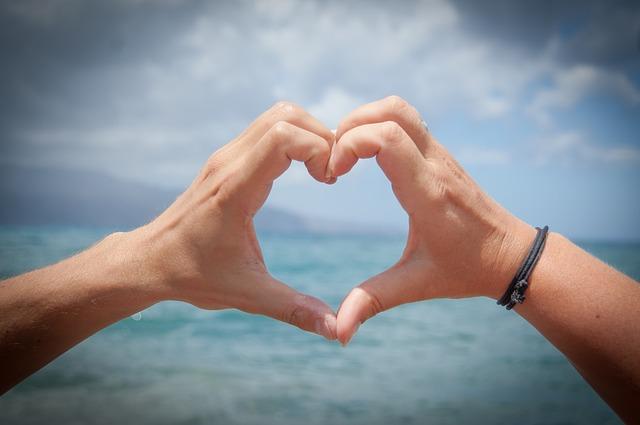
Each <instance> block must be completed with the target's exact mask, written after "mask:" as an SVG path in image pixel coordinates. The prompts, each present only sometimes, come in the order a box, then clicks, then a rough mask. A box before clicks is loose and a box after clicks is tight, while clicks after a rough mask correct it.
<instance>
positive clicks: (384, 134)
mask: <svg viewBox="0 0 640 425" xmlns="http://www.w3.org/2000/svg"><path fill="white" fill-rule="evenodd" d="M373 156H376V160H377V161H378V164H379V165H380V168H382V170H383V171H384V173H385V175H386V176H387V178H388V179H389V180H390V181H391V184H392V185H393V190H394V192H395V193H396V196H397V197H398V200H399V201H400V203H401V204H402V206H403V207H404V208H405V210H407V212H412V211H414V209H415V207H414V206H413V203H414V201H415V199H416V198H417V197H416V194H417V193H418V192H416V191H419V190H422V189H423V188H424V187H425V185H426V179H427V178H428V176H427V173H428V166H427V162H426V160H425V158H424V157H423V156H422V155H421V153H420V151H419V150H418V148H417V147H416V145H415V143H413V141H412V140H411V138H410V137H409V136H408V135H407V133H406V132H405V131H404V129H403V128H402V127H400V125H399V124H398V123H396V122H395V121H386V122H383V123H376V124H365V125H361V126H358V127H355V128H352V129H351V130H349V131H347V132H346V133H344V134H343V135H342V136H341V137H340V138H339V139H338V141H337V142H336V144H335V146H334V148H333V150H332V152H331V158H330V160H329V165H328V172H329V174H330V175H331V176H335V177H339V176H341V175H343V174H345V173H347V172H348V171H349V170H350V169H351V168H352V167H353V166H354V165H355V163H356V162H357V161H358V159H360V158H371V157H373Z"/></svg>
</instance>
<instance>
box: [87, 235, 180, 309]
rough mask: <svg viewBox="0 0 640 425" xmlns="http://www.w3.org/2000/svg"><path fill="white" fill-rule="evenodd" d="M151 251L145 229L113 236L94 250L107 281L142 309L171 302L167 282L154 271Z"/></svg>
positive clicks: (161, 275) (108, 237) (109, 236)
mask: <svg viewBox="0 0 640 425" xmlns="http://www.w3.org/2000/svg"><path fill="white" fill-rule="evenodd" d="M151 248H152V247H151V240H150V239H149V238H148V237H147V234H146V231H145V229H144V227H141V228H138V229H135V230H132V231H129V232H116V233H112V234H110V235H108V236H107V237H105V238H104V239H103V240H102V241H101V242H100V243H98V244H97V245H96V246H94V248H93V249H94V250H95V253H94V254H96V255H97V256H98V261H100V262H103V264H104V268H103V272H104V273H105V274H106V275H107V276H108V277H109V279H107V280H108V281H109V282H112V283H113V284H114V285H117V286H118V287H120V288H121V289H123V290H125V291H127V292H128V293H129V294H130V296H131V297H133V298H135V300H134V302H135V303H136V304H138V305H139V307H140V309H144V308H147V307H150V306H151V305H153V304H156V303H158V302H160V301H163V300H165V299H167V298H168V297H167V290H166V279H165V278H164V275H163V273H162V271H161V269H159V268H157V267H154V262H153V261H152V258H151V252H152V249H151Z"/></svg>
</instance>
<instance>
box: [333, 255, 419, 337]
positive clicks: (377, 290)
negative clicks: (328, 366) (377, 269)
mask: <svg viewBox="0 0 640 425" xmlns="http://www.w3.org/2000/svg"><path fill="white" fill-rule="evenodd" d="M422 275H423V273H422V272H421V270H420V268H419V267H418V266H417V265H415V264H406V265H402V266H394V267H392V268H390V269H388V270H386V271H384V272H382V273H380V274H379V275H376V276H374V277H372V278H370V279H368V280H367V281H365V282H363V283H362V284H360V285H359V286H357V287H356V288H354V289H352V290H351V292H349V294H348V295H347V297H346V298H345V299H344V301H342V305H341V306H340V309H339V310H338V318H337V337H338V340H339V341H340V343H341V344H342V345H346V344H348V343H349V341H350V340H351V338H352V337H353V335H354V334H355V333H356V332H357V331H358V328H359V327H360V325H361V324H362V323H364V322H365V321H366V320H368V319H370V318H371V317H373V316H375V315H377V314H379V313H381V312H383V311H385V310H388V309H390V308H393V307H396V306H398V305H401V304H406V303H410V302H414V301H419V300H422V299H425V291H424V287H425V285H424V282H423V281H422V280H423V279H422V278H421V277H420V276H422Z"/></svg>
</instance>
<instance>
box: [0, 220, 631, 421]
mask: <svg viewBox="0 0 640 425" xmlns="http://www.w3.org/2000/svg"><path fill="white" fill-rule="evenodd" d="M105 233H106V230H100V229H79V228H0V277H8V276H11V275H15V274H18V273H20V272H23V271H26V270H29V269H32V268H35V267H39V266H42V265H45V264H49V263H51V262H54V261H56V260H58V259H61V258H64V257H66V256H68V255H70V254H72V253H74V252H76V251H78V250H80V249H82V248H84V247H86V246H88V245H90V244H91V243H93V242H95V241H96V240H98V239H99V238H101V237H102V236H103V235H104V234H105ZM261 242H262V246H263V249H264V253H265V258H266V261H267V264H268V266H269V268H270V270H271V271H272V273H273V274H274V275H276V276H277V277H279V278H280V279H283V280H285V281H287V282H289V283H290V284H291V285H292V286H295V287H296V288H298V289H300V290H303V291H305V292H308V293H310V294H313V295H316V296H318V297H320V298H323V299H325V300H327V302H329V304H331V305H332V306H333V307H337V306H338V305H339V303H340V301H341V299H342V297H343V296H344V295H345V294H346V293H347V291H348V290H349V288H351V287H352V286H353V285H355V284H356V283H358V282H359V281H361V280H363V279H364V278H366V277H368V276H370V275H372V274H374V273H377V272H379V271H381V270H383V269H384V268H386V267H387V266H389V265H391V264H392V263H393V262H394V261H395V260H396V259H397V258H398V256H399V255H400V253H401V251H402V247H403V245H404V239H403V238H389V237H385V238H383V237H379V238H376V237H349V238H346V237H344V238H339V237H317V236H300V237H284V236H263V237H261ZM581 245H582V246H583V247H584V248H586V249H587V250H588V251H590V252H592V253H593V254H595V255H596V256H598V257H600V258H602V259H604V260H605V261H607V262H609V263H610V264H612V265H614V266H616V267H618V268H619V269H621V270H623V271H624V272H626V273H627V274H629V275H631V276H633V277H634V278H635V279H638V278H640V245H638V244H596V243H583V244H581ZM1 314H2V313H1V312H0V315H1ZM78 320H82V317H79V318H78ZM0 423H1V424H94V423H95V424H120V423H125V424H136V425H141V424H301V423H304V424H308V425H311V424H396V423H397V424H415V423H420V424H422V423H429V424H464V423H474V424H476V423H497V424H511V423H519V424H539V423H551V424H606V423H619V421H618V419H617V418H616V417H615V415H614V414H613V413H612V412H611V410H610V409H609V408H608V407H607V406H606V405H605V404H604V402H602V401H601V400H600V399H599V398H598V396H597V395H596V394H595V393H594V392H593V390H592V389H591V388H590V387H589V386H588V385H587V384H586V383H585V382H584V381H583V380H582V379H581V378H580V376H579V375H578V374H577V372H575V371H574V369H573V368H572V367H571V366H570V365H569V363H568V362H567V361H566V360H565V358H564V357H563V356H562V355H561V354H560V353H559V352H558V351H557V350H555V349H554V348H553V347H552V346H551V345H550V344H549V343H547V341H546V340H545V339H544V338H543V337H541V336H540V335H539V334H538V333H537V332H536V331H535V329H533V328H532V327H530V326H529V325H528V324H527V323H526V322H525V321H524V320H522V319H521V318H520V317H519V316H518V315H517V314H514V313H512V312H506V311H504V310H503V309H501V308H498V306H496V305H495V303H494V302H493V301H491V300H489V299H481V298H477V299H469V300H457V301H453V300H434V301H429V302H423V303H418V304H412V305H406V306H402V307H400V308H396V309H394V310H392V311H389V312H386V313H384V314H382V315H380V316H378V317H376V318H374V319H372V320H371V321H369V322H367V323H366V324H365V325H363V326H362V327H361V329H360V331H359V333H358V334H357V335H356V337H355V338H354V340H353V341H352V343H351V344H350V345H349V346H348V347H347V348H342V347H340V346H339V345H338V344H336V343H330V342H327V341H325V340H323V339H321V338H320V337H316V336H314V335H310V334H306V333H303V332H301V331H299V330H297V329H294V328H292V327H289V326H287V325H285V324H282V323H279V322H276V321H273V320H269V319H266V318H263V317H258V316H251V315H246V314H242V313H239V312H236V311H221V312H210V311H202V310H197V309H196V308H194V307H191V306H189V305H185V304H180V303H164V304H159V305H156V306H154V307H152V308H150V309H148V310H146V311H144V312H142V314H141V317H138V316H135V317H132V318H127V319H125V320H123V321H121V322H119V323H117V324H115V325H113V326H111V327H109V328H107V329H105V330H103V331H102V332H100V333H98V334H97V335H94V336H93V337H91V338H90V339H89V340H87V341H85V342H84V343H82V344H80V345H79V346H77V347H75V348H74V349H72V350H71V351H69V352H67V353H66V354H64V355H63V356H62V357H60V358H59V359H57V360H56V361H54V362H53V363H51V364H50V365H48V366H47V367H45V368H44V369H43V370H41V371H40V372H38V373H36V374H35V375H34V376H32V377H31V378H29V379H27V380H26V381H24V382H23V383H21V384H20V385H18V386H17V387H16V388H14V389H13V390H12V391H10V392H9V393H7V394H6V395H5V396H3V397H2V398H0Z"/></svg>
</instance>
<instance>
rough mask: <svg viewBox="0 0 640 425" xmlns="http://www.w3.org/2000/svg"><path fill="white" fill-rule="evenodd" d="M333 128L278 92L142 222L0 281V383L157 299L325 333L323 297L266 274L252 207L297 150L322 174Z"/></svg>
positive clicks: (1, 386) (328, 325) (328, 322)
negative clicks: (165, 205)
mask: <svg viewBox="0 0 640 425" xmlns="http://www.w3.org/2000/svg"><path fill="white" fill-rule="evenodd" d="M333 140H334V136H333V133H331V131H330V130H329V129H327V128H325V127H324V126H323V125H322V124H320V123H319V122H318V121H317V120H315V119H314V118H312V117H311V116H310V115H309V114H307V113H306V112H304V111H302V110H301V109H300V108H299V107H297V106H295V105H292V104H288V103H279V104H277V105H275V106H274V107H273V108H271V109H270V110H269V111H267V112H265V113H264V114H263V115H261V116H260V117H259V118H258V119H257V120H256V121H255V122H254V123H252V124H251V125H250V126H249V128H247V129H246V130H245V131H244V132H243V133H242V134H240V135H239V136H238V137H237V138H236V139H234V140H233V141H232V142H231V143H229V144H227V145H226V146H224V147H223V148H222V149H220V150H219V151H217V152H216V153H215V154H213V155H212V156H211V158H209V160H208V161H207V163H206V164H205V166H204V168H203V169H202V171H201V173H200V175H199V176H198V177H197V178H196V179H195V180H194V181H193V183H192V184H191V185H190V187H189V188H188V189H187V190H186V191H185V192H184V193H183V194H182V195H181V196H180V197H179V198H178V199H177V200H176V201H175V202H174V203H173V204H172V205H171V206H170V207H169V208H168V209H167V210H166V211H165V212H164V213H162V214H161V215H160V216H159V217H158V218H157V219H155V220H154V221H153V222H151V223H149V224H147V225H146V226H143V227H141V228H139V229H136V230H134V231H132V232H128V233H116V234H113V235H110V236H108V237H107V238H106V239H105V240H103V241H101V242H100V243H98V244H97V245H95V246H93V247H92V248H90V249H88V250H87V251H85V252H82V253H80V254H78V255H76V256H74V257H72V258H70V259H67V260H65V261H62V262H61V263H58V264H56V265H53V266H50V267H47V268H44V269H41V270H37V271H34V272H31V273H27V274H25V275H22V276H18V277H15V278H13V279H9V280H6V281H3V282H0V311H1V312H2V320H1V321H0V394H2V393H4V392H6V391H7V390H8V389H10V388H11V387H12V386H14V385H15V384H16V383H18V382H19V381H21V380H22V379H24V378H26V377H27V376H29V375H30V374H32V373H33V372H35V371H37V370H38V369H40V368H41V367H42V366H44V365H45V364H47V363H48V362H50V361H51V360H53V359H55V358H56V357H57V356H59V355H60V354H62V353H63V352H65V351H66V350H68V349H69V348H71V347H72V346H74V345H75V344H77V343H79V342H80V341H82V340H84V339H85V338H87V337H89V336H90V335H92V334H93V333H95V332H97V331H98V330H100V329H102V328H104V327H105V326H108V325H110V324H111V323H114V322H116V321H118V320H120V319H122V318H124V317H127V316H129V315H131V314H133V313H135V312H137V311H140V310H142V309H145V308H147V307H149V306H151V305H153V304H154V303H157V302H160V301H162V300H180V301H185V302H188V303H191V304H194V305H196V306H198V307H202V308H206V309H223V308H237V309H240V310H242V311H245V312H248V313H254V314H263V315H266V316H269V317H273V318H275V319H278V320H282V321H284V322H288V323H291V324H293V325H295V326H297V327H299V328H301V329H304V330H307V331H311V332H316V333H318V334H320V335H322V336H324V337H326V338H328V339H335V335H336V333H335V327H336V322H335V315H334V313H333V311H332V310H331V308H330V307H329V306H328V305H326V304H325V303H324V302H322V301H320V300H318V299H316V298H313V297H310V296H308V295H304V294H301V293H299V292H297V291H295V290H294V289H292V288H290V287H288V286H287V285H285V284H284V283H282V282H279V281H278V280H276V279H274V278H273V277H272V276H271V275H270V274H269V273H268V271H267V269H266V266H265V264H264V261H263V258H262V253H261V250H260V246H259V244H258V240H257V238H256V235H255V232H254V228H253V220H252V219H253V217H254V215H255V213H256V212H257V211H258V209H259V208H260V207H261V206H262V204H263V203H264V201H265V200H266V198H267V196H268V194H269V191H270V189H271V185H272V183H273V181H274V180H275V179H276V178H277V177H278V176H279V175H280V174H282V173H283V172H284V171H285V170H286V169H287V168H288V167H289V165H290V163H291V160H298V161H304V162H305V164H306V166H307V169H308V170H309V173H310V174H311V175H312V176H313V177H314V178H316V179H317V180H319V181H321V182H327V183H332V182H333V181H335V180H331V179H328V178H326V177H325V176H326V165H327V162H328V159H329V155H330V152H331V146H332V144H333Z"/></svg>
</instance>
